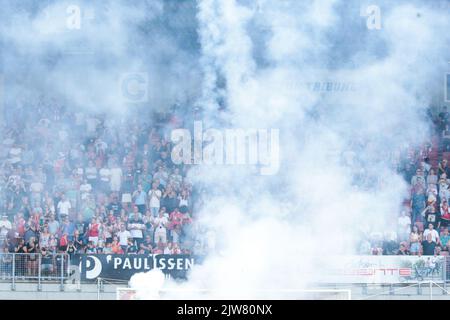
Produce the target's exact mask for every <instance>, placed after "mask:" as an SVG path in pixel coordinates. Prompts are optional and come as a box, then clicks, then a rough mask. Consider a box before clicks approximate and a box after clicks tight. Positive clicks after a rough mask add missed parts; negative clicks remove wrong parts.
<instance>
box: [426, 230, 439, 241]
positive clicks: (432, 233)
mask: <svg viewBox="0 0 450 320" xmlns="http://www.w3.org/2000/svg"><path fill="white" fill-rule="evenodd" d="M429 234H431V240H432V241H434V242H437V239H439V234H438V233H437V231H436V230H434V229H433V230H431V231H430V229H426V230H425V231H424V232H423V239H424V240H427V237H428V235H429Z"/></svg>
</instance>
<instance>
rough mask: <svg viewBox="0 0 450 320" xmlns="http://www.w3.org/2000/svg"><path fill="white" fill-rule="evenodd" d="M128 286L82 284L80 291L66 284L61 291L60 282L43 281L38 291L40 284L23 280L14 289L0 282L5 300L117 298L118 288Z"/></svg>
mask: <svg viewBox="0 0 450 320" xmlns="http://www.w3.org/2000/svg"><path fill="white" fill-rule="evenodd" d="M117 287H122V288H123V287H126V285H111V284H103V286H102V290H100V292H99V290H98V286H97V285H96V284H85V285H81V286H80V289H81V290H80V291H78V290H77V288H76V286H75V287H72V286H68V285H65V286H64V291H61V287H60V284H57V283H42V285H41V290H40V291H38V284H37V283H31V282H22V283H16V284H15V290H12V287H11V283H9V282H8V283H7V282H2V283H0V299H5V300H11V299H12V300H98V299H100V300H115V299H116V288H117Z"/></svg>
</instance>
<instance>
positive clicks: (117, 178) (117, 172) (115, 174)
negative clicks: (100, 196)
mask: <svg viewBox="0 0 450 320" xmlns="http://www.w3.org/2000/svg"><path fill="white" fill-rule="evenodd" d="M109 172H110V175H111V184H113V185H116V186H120V183H121V181H122V169H120V168H112V169H110V170H109Z"/></svg>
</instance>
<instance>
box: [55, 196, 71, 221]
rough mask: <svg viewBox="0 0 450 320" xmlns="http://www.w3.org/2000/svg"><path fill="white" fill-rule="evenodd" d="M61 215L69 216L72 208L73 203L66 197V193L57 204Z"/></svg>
mask: <svg viewBox="0 0 450 320" xmlns="http://www.w3.org/2000/svg"><path fill="white" fill-rule="evenodd" d="M57 209H58V213H59V216H60V217H61V216H63V217H67V216H68V215H69V212H70V209H72V204H71V203H70V201H69V200H67V199H66V195H65V194H62V195H61V200H60V201H59V202H58V205H57Z"/></svg>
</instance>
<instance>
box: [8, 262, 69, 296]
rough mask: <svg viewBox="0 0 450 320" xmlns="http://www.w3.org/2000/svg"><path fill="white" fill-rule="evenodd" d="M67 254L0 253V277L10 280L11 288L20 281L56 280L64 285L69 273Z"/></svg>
mask: <svg viewBox="0 0 450 320" xmlns="http://www.w3.org/2000/svg"><path fill="white" fill-rule="evenodd" d="M70 265H71V262H70V256H69V255H68V254H61V253H57V254H46V255H43V254H41V253H0V279H1V280H2V281H10V282H11V284H12V289H14V288H15V284H16V283H18V282H21V281H37V282H38V284H39V285H40V284H41V283H42V282H44V281H53V282H55V281H57V282H59V283H60V284H61V286H63V285H64V281H65V280H68V279H69V276H70V274H71V271H70V270H71V269H70Z"/></svg>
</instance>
